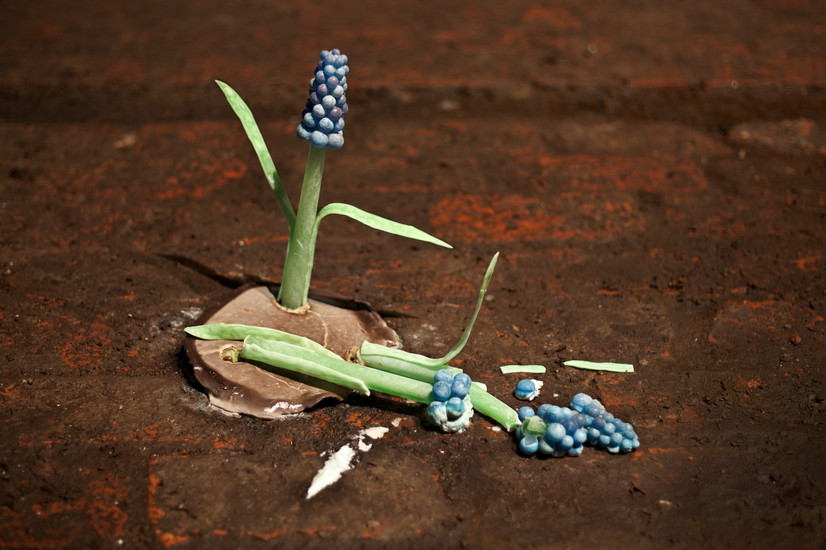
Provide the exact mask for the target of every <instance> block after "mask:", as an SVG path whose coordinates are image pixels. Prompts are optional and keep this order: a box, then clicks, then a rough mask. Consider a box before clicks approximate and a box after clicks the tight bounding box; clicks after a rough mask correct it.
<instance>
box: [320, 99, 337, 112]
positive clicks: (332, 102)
mask: <svg viewBox="0 0 826 550" xmlns="http://www.w3.org/2000/svg"><path fill="white" fill-rule="evenodd" d="M321 104H322V105H323V106H324V110H325V111H329V110H330V109H332V108H333V107H335V106H336V98H334V97H333V96H331V95H325V96H324V97H322V98H321Z"/></svg>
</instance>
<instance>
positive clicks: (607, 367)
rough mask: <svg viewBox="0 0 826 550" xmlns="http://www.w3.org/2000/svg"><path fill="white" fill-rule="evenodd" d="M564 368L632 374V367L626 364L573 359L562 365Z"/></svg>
mask: <svg viewBox="0 0 826 550" xmlns="http://www.w3.org/2000/svg"><path fill="white" fill-rule="evenodd" d="M562 364H563V365H565V366H566V367H574V368H576V369H585V370H602V371H606V372H634V365H629V364H627V363H594V362H591V361H580V360H578V359H574V360H571V361H565V362H564V363H562Z"/></svg>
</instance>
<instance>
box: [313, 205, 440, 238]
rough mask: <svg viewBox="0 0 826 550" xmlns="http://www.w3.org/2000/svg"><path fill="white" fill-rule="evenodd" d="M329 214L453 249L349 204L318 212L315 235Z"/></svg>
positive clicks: (415, 229)
mask: <svg viewBox="0 0 826 550" xmlns="http://www.w3.org/2000/svg"><path fill="white" fill-rule="evenodd" d="M330 214H338V215H340V216H346V217H348V218H351V219H354V220H356V221H358V222H361V223H363V224H364V225H366V226H367V227H371V228H373V229H378V230H379V231H384V232H385V233H391V234H393V235H398V236H400V237H407V238H408V239H415V240H417V241H424V242H427V243H431V244H435V245H437V246H442V247H444V248H453V247H452V246H450V245H449V244H447V243H446V242H444V241H442V240H440V239H437V238H436V237H434V236H432V235H430V234H428V233H425V232H424V231H422V230H421V229H417V228H415V227H413V226H412V225H406V224H403V223H398V222H394V221H392V220H388V219H387V218H382V217H381V216H377V215H375V214H371V213H369V212H365V211H364V210H362V209H361V208H356V207H355V206H351V205H349V204H342V203H340V202H334V203H331V204H328V205H327V206H325V207H324V208H322V209H321V210H320V211H319V213H318V216H317V217H316V222H315V223H316V233H317V232H318V224H319V223H320V222H321V220H322V219H323V218H324V217H325V216H329V215H330Z"/></svg>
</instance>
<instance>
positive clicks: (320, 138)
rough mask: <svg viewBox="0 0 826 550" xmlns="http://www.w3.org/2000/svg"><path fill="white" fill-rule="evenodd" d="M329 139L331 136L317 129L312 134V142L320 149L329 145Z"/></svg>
mask: <svg viewBox="0 0 826 550" xmlns="http://www.w3.org/2000/svg"><path fill="white" fill-rule="evenodd" d="M327 141H329V138H328V137H327V134H325V133H324V132H319V131H318V130H315V131H313V133H312V134H310V143H312V144H313V147H318V148H319V149H320V148H322V147H325V146H326V145H327Z"/></svg>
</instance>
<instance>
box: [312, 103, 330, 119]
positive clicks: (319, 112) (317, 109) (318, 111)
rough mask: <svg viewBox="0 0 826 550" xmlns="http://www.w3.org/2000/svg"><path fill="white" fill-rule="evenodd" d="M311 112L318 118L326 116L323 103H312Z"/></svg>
mask: <svg viewBox="0 0 826 550" xmlns="http://www.w3.org/2000/svg"><path fill="white" fill-rule="evenodd" d="M313 114H314V115H315V116H316V117H318V119H319V120H321V119H322V118H324V117H325V116H327V113H326V111H325V110H324V105H321V104H318V105H313Z"/></svg>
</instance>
